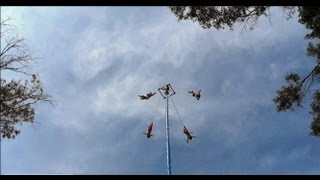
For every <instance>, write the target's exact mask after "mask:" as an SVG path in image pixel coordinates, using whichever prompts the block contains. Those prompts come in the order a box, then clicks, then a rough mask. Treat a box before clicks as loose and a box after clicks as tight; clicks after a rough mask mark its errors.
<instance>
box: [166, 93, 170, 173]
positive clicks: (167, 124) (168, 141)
mask: <svg viewBox="0 0 320 180" xmlns="http://www.w3.org/2000/svg"><path fill="white" fill-rule="evenodd" d="M166 100H167V113H166V132H167V171H168V175H171V158H170V139H169V95H168V94H167V95H166Z"/></svg>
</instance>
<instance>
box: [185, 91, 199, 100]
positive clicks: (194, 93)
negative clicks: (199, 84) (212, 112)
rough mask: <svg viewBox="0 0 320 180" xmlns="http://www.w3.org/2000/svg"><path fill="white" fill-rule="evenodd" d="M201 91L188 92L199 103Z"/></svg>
mask: <svg viewBox="0 0 320 180" xmlns="http://www.w3.org/2000/svg"><path fill="white" fill-rule="evenodd" d="M200 92H201V90H199V91H198V92H196V91H193V90H192V91H188V93H190V94H192V96H193V97H196V98H197V100H198V101H199V100H200V97H201V94H200Z"/></svg>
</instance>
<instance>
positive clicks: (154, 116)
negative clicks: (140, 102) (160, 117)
mask: <svg viewBox="0 0 320 180" xmlns="http://www.w3.org/2000/svg"><path fill="white" fill-rule="evenodd" d="M160 98H161V96H159V98H158V103H157V107H156V110H155V112H154V115H153V118H152V122H153V121H154V119H155V118H156V114H157V112H158V107H159V102H160Z"/></svg>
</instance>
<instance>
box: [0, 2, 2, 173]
mask: <svg viewBox="0 0 320 180" xmlns="http://www.w3.org/2000/svg"><path fill="white" fill-rule="evenodd" d="M1 23H2V14H1V4H0V52H1V51H2V49H1V42H2V24H1ZM0 79H1V71H0ZM0 89H1V85H0ZM0 121H1V124H2V119H1V117H0ZM0 131H1V132H2V125H1V126H0ZM1 145H2V136H1V135H0V161H1V162H2V160H1V155H2V151H1V149H2V147H1ZM1 164H2V163H0V175H2V167H1Z"/></svg>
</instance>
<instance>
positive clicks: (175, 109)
mask: <svg viewBox="0 0 320 180" xmlns="http://www.w3.org/2000/svg"><path fill="white" fill-rule="evenodd" d="M169 97H170V100H171V102H172V104H173V107H174V109H175V110H176V112H177V114H178V116H179V118H180V121H181V123H182V125H183V126H185V125H184V123H183V121H182V118H181V117H180V114H179V112H178V109H177V108H176V105H175V104H174V102H173V100H172V98H171V96H169Z"/></svg>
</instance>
